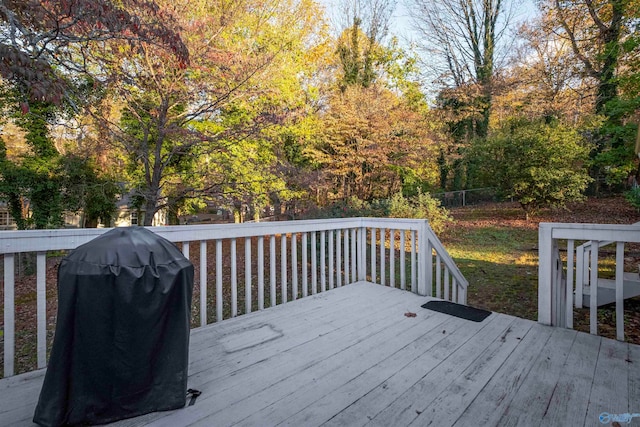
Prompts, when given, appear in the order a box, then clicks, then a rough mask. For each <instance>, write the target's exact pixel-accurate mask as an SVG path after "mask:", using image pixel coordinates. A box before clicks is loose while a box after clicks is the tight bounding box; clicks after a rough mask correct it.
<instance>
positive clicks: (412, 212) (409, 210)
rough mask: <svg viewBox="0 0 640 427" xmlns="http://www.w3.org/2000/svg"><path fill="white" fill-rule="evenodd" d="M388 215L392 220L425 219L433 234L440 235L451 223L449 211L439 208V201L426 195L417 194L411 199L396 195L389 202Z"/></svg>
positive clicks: (399, 194) (400, 194)
mask: <svg viewBox="0 0 640 427" xmlns="http://www.w3.org/2000/svg"><path fill="white" fill-rule="evenodd" d="M388 213H389V216H390V217H393V218H416V219H427V220H429V225H431V228H432V229H433V231H434V232H436V233H440V232H442V231H443V230H444V228H445V227H446V225H447V224H449V223H451V222H452V221H453V218H451V216H450V215H449V211H447V209H445V208H444V207H442V206H440V201H439V200H437V199H434V198H433V197H431V196H430V195H429V194H428V193H422V192H418V195H417V196H415V197H412V198H406V197H404V196H403V195H402V193H397V194H395V195H394V196H393V197H391V200H389V207H388Z"/></svg>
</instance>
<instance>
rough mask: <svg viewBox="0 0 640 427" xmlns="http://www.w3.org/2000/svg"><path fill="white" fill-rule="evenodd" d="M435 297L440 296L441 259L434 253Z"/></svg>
mask: <svg viewBox="0 0 640 427" xmlns="http://www.w3.org/2000/svg"><path fill="white" fill-rule="evenodd" d="M436 298H442V260H441V259H440V254H438V253H436Z"/></svg>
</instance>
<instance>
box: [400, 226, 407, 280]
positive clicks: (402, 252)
mask: <svg viewBox="0 0 640 427" xmlns="http://www.w3.org/2000/svg"><path fill="white" fill-rule="evenodd" d="M406 238H407V236H406V232H405V231H404V230H400V289H402V290H403V291H404V290H405V289H406V288H407V266H406V265H405V249H406V248H405V246H406V241H405V240H406Z"/></svg>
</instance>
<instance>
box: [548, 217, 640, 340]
mask: <svg viewBox="0 0 640 427" xmlns="http://www.w3.org/2000/svg"><path fill="white" fill-rule="evenodd" d="M561 242H566V249H567V257H566V264H564V262H563V260H562V257H561V256H560V252H559V249H560V246H561ZM580 242H588V243H582V244H578V245H576V244H577V243H580ZM625 243H640V225H638V224H633V225H611V224H563V223H541V224H540V228H539V248H538V251H539V258H540V259H539V274H538V321H539V322H540V323H544V324H546V325H554V326H561V327H566V328H573V315H574V313H573V307H574V306H575V307H577V308H581V307H582V298H583V285H584V284H585V283H590V284H591V286H590V295H589V331H590V333H592V334H594V335H597V334H598V304H597V301H598V286H597V285H595V286H594V284H598V259H599V250H600V248H601V247H602V246H604V245H609V244H615V245H616V256H615V307H616V316H615V317H616V338H617V339H618V340H621V341H624V286H623V285H624V250H625ZM585 256H587V257H588V258H589V259H585ZM585 276H588V278H587V277H585Z"/></svg>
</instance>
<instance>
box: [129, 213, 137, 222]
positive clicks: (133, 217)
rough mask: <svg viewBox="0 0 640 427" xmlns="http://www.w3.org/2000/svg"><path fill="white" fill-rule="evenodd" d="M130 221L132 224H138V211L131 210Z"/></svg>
mask: <svg viewBox="0 0 640 427" xmlns="http://www.w3.org/2000/svg"><path fill="white" fill-rule="evenodd" d="M129 222H130V223H131V225H138V211H131V217H130V218H129Z"/></svg>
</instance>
